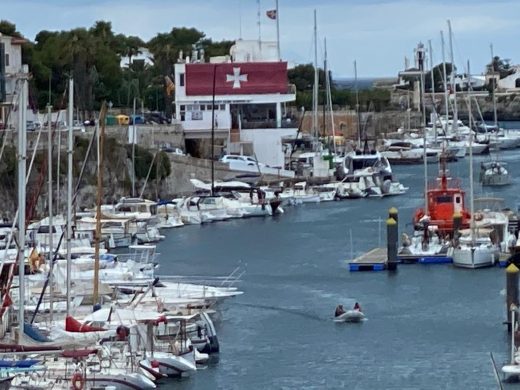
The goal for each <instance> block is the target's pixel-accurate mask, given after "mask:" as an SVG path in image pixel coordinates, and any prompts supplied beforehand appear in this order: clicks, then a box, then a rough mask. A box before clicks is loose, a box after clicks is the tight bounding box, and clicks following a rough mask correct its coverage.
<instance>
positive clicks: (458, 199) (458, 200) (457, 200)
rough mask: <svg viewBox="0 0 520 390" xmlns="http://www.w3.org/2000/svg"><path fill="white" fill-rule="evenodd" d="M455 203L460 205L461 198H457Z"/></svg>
mask: <svg viewBox="0 0 520 390" xmlns="http://www.w3.org/2000/svg"><path fill="white" fill-rule="evenodd" d="M455 203H457V204H459V203H460V196H456V197H455Z"/></svg>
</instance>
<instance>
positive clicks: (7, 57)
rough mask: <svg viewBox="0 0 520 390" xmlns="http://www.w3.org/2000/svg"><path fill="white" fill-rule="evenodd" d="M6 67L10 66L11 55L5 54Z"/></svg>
mask: <svg viewBox="0 0 520 390" xmlns="http://www.w3.org/2000/svg"><path fill="white" fill-rule="evenodd" d="M5 66H6V67H7V66H9V53H5Z"/></svg>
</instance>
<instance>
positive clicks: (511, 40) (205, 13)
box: [0, 0, 520, 78]
mask: <svg viewBox="0 0 520 390" xmlns="http://www.w3.org/2000/svg"><path fill="white" fill-rule="evenodd" d="M258 3H260V10H261V15H260V21H261V23H260V30H261V38H262V40H276V22H275V21H273V20H271V19H269V18H267V16H266V15H265V12H266V11H267V10H269V9H274V7H275V0H260V1H259V2H258V0H153V1H152V0H124V1H123V0H0V10H1V11H0V18H1V19H7V20H9V21H11V22H13V23H15V24H16V25H17V28H18V30H19V31H20V32H21V33H22V34H24V35H25V36H26V37H27V38H29V39H34V37H35V35H36V34H37V33H38V32H39V31H41V30H67V29H70V28H74V27H90V26H92V25H93V24H94V22H95V21H96V20H107V21H110V22H112V28H113V30H114V31H115V32H116V33H123V34H126V35H137V36H140V37H141V38H142V39H144V40H148V39H150V38H152V37H153V36H154V35H156V34H157V33H159V32H168V31H170V30H171V28H172V27H195V28H197V29H199V30H201V31H203V32H204V33H205V34H206V36H207V37H210V38H212V39H213V40H221V39H229V40H233V39H238V38H240V37H242V38H243V39H258V36H259V31H258V23H257V22H258V16H257V14H258ZM314 9H316V11H317V21H318V23H317V27H318V57H319V60H318V61H319V62H320V63H322V62H323V57H324V39H325V38H326V40H327V53H328V54H327V56H328V63H329V69H331V70H332V73H333V77H336V78H339V77H353V75H354V66H353V62H354V60H356V62H357V68H358V76H359V77H396V76H397V73H398V72H399V71H400V70H403V68H404V58H405V57H408V58H409V59H410V60H412V61H413V56H414V48H415V47H416V46H417V44H418V43H419V42H423V43H424V44H425V45H426V47H427V46H428V41H429V40H431V43H432V52H433V60H434V64H437V63H440V62H441V61H442V53H441V39H440V31H441V30H443V31H444V36H445V41H446V51H445V53H446V54H445V56H446V60H447V61H449V59H450V52H449V40H448V26H447V20H448V19H450V20H451V24H452V29H453V35H452V36H453V54H454V62H455V64H456V66H457V68H458V69H459V70H463V69H465V67H466V63H467V61H468V60H469V61H470V66H471V73H473V74H480V73H482V72H483V71H484V68H485V65H486V64H487V63H489V62H490V58H491V50H490V44H491V43H492V44H493V52H494V54H495V55H498V56H500V57H501V58H504V59H510V60H511V63H512V64H517V63H520V39H518V36H519V35H518V33H519V31H520V18H518V15H520V1H518V0H489V1H483V0H451V1H448V0H435V1H430V0H314V1H311V0H279V23H280V46H281V53H282V57H283V59H285V60H287V61H289V62H290V63H293V64H304V63H309V62H312V61H313V58H314V51H313V11H314Z"/></svg>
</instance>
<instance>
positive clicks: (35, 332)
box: [23, 322, 51, 343]
mask: <svg viewBox="0 0 520 390" xmlns="http://www.w3.org/2000/svg"><path fill="white" fill-rule="evenodd" d="M23 331H24V333H25V334H26V335H27V336H29V337H30V338H32V339H33V340H35V341H39V342H42V343H45V342H48V341H51V340H50V339H49V338H48V337H47V336H45V335H44V334H42V333H41V332H40V330H39V329H38V328H37V327H36V326H34V325H32V324H28V323H27V322H26V323H24V324H23Z"/></svg>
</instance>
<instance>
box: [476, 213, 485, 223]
mask: <svg viewBox="0 0 520 390" xmlns="http://www.w3.org/2000/svg"><path fill="white" fill-rule="evenodd" d="M483 219H484V215H482V213H475V221H482V220H483Z"/></svg>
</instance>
